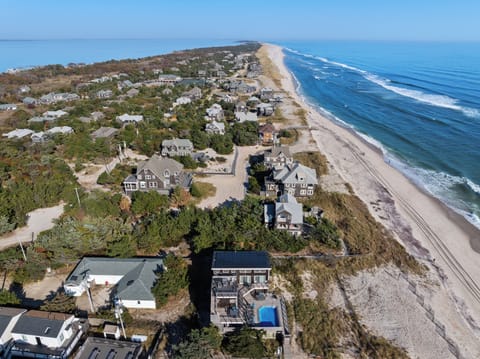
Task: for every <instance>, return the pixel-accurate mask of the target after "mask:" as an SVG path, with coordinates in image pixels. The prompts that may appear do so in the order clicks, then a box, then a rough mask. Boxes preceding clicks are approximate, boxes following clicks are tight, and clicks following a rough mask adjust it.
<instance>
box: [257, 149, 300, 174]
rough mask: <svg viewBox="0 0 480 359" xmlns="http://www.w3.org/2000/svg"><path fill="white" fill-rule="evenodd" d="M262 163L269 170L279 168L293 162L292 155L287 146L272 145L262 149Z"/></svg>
mask: <svg viewBox="0 0 480 359" xmlns="http://www.w3.org/2000/svg"><path fill="white" fill-rule="evenodd" d="M263 163H264V165H265V167H267V168H268V169H270V170H280V169H282V168H283V167H285V166H287V165H292V164H293V157H292V155H291V154H290V149H289V147H288V146H274V147H272V148H269V149H268V150H265V151H263Z"/></svg>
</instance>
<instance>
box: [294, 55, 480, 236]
mask: <svg viewBox="0 0 480 359" xmlns="http://www.w3.org/2000/svg"><path fill="white" fill-rule="evenodd" d="M287 50H288V49H287ZM289 51H290V50H289ZM291 52H294V53H297V54H300V55H303V54H301V53H299V52H298V51H295V50H291ZM319 59H320V58H319ZM325 60H326V59H325ZM326 61H328V60H326ZM347 66H348V65H347ZM349 67H350V70H353V71H357V70H358V71H360V73H363V72H361V71H363V70H359V69H356V68H353V67H351V66H349ZM290 73H291V74H292V77H293V78H294V80H295V82H296V90H297V93H298V94H299V96H300V97H301V98H302V101H304V102H305V103H308V104H309V105H310V106H312V107H313V108H315V109H316V110H317V111H318V112H320V113H321V114H323V115H324V116H325V117H327V118H328V119H330V120H331V121H333V122H335V123H337V124H339V125H340V126H342V127H346V128H349V129H351V130H353V131H354V132H355V133H356V134H357V135H358V136H360V137H361V138H362V139H363V140H365V141H367V142H368V143H370V144H372V145H373V146H375V147H377V148H378V149H380V150H381V151H382V153H383V156H384V159H385V161H386V162H388V163H389V164H390V165H391V166H393V167H395V168H396V169H397V170H399V171H400V172H402V173H403V174H404V175H406V176H407V177H408V178H409V179H410V180H411V181H412V182H414V183H415V184H416V185H417V186H419V187H420V188H422V189H423V190H425V191H426V192H428V193H430V194H431V195H433V196H434V197H436V198H438V199H439V200H440V201H442V202H443V203H444V204H446V205H447V206H448V207H450V208H451V209H452V210H454V211H455V212H457V213H458V214H460V215H461V216H463V217H464V218H465V219H467V220H468V221H469V222H470V223H471V224H473V225H474V226H476V227H477V228H479V229H480V217H479V216H478V215H477V214H476V213H474V212H473V210H472V208H471V204H468V203H465V202H463V201H462V200H461V199H459V198H457V197H456V196H455V192H454V191H453V190H452V187H453V186H455V185H458V184H463V185H467V186H468V187H469V188H470V189H471V190H472V191H474V192H476V193H478V194H480V185H479V184H476V183H474V182H473V181H472V180H470V179H469V178H466V177H459V176H453V175H449V174H447V173H443V172H436V171H433V170H427V169H424V168H419V167H415V166H412V165H410V164H408V163H406V162H405V161H403V160H401V159H399V158H398V157H397V156H395V155H394V154H393V153H392V152H391V151H389V150H388V149H387V148H385V147H384V146H383V145H382V144H381V143H380V142H379V141H377V140H376V139H374V138H372V137H370V136H368V135H366V134H363V133H360V132H359V131H357V130H356V129H355V127H354V126H353V125H351V124H349V123H347V122H345V121H343V120H342V119H340V118H339V117H337V116H335V115H334V114H332V113H331V112H330V111H328V110H326V109H325V108H323V107H321V106H319V105H317V104H314V103H311V102H310V101H308V100H307V99H306V98H305V96H304V95H303V94H302V93H301V92H300V87H301V85H300V82H299V81H298V79H297V78H296V77H295V75H294V74H293V72H292V71H290ZM369 75H371V74H369ZM384 81H385V84H387V85H388V83H389V82H390V81H389V80H388V79H385V80H384ZM463 110H465V109H463ZM472 110H474V109H472ZM474 111H476V110H474ZM477 114H478V112H477Z"/></svg>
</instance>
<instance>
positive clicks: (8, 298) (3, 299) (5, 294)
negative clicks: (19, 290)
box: [0, 289, 20, 305]
mask: <svg viewBox="0 0 480 359" xmlns="http://www.w3.org/2000/svg"><path fill="white" fill-rule="evenodd" d="M9 304H10V305H11V304H20V299H18V297H17V295H16V294H15V293H14V292H11V291H8V290H6V289H2V290H0V305H9Z"/></svg>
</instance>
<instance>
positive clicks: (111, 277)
mask: <svg viewBox="0 0 480 359" xmlns="http://www.w3.org/2000/svg"><path fill="white" fill-rule="evenodd" d="M162 270H163V261H162V259H160V258H103V257H85V258H83V259H82V260H81V261H80V262H79V263H78V264H77V266H76V267H75V269H74V270H73V272H72V273H71V274H70V275H69V276H68V278H67V280H66V281H65V284H64V285H63V288H64V290H65V293H67V294H68V295H71V296H75V297H79V296H81V295H82V294H83V292H85V290H86V289H87V287H89V286H91V285H94V284H95V285H113V286H115V289H114V293H115V297H116V298H117V299H118V300H119V301H120V302H121V303H122V304H123V306H124V307H126V308H143V309H155V308H156V303H155V297H154V296H153V294H152V292H151V289H152V287H153V286H154V284H155V282H156V281H157V274H158V273H160V272H161V271H162Z"/></svg>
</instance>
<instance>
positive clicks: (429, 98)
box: [286, 48, 480, 118]
mask: <svg viewBox="0 0 480 359" xmlns="http://www.w3.org/2000/svg"><path fill="white" fill-rule="evenodd" d="M286 50H287V51H290V52H292V53H295V54H297V55H300V56H304V57H307V58H314V59H316V60H319V61H322V62H324V63H326V64H330V65H334V66H337V67H340V68H343V69H346V70H350V71H353V72H356V73H359V74H361V75H362V76H363V77H364V78H365V79H366V80H368V81H370V82H372V83H374V84H376V85H378V86H380V87H382V88H384V89H385V90H388V91H391V92H394V93H396V94H397V95H400V96H404V97H408V98H411V99H413V100H416V101H419V102H422V103H425V104H428V105H431V106H437V107H442V108H448V109H451V110H455V111H460V112H462V113H463V114H464V115H465V116H468V117H473V118H480V110H478V109H475V108H470V107H464V106H460V105H459V104H458V101H459V100H457V99H454V98H451V97H449V96H446V95H437V94H428V93H425V92H422V91H419V90H412V89H407V88H404V87H399V86H394V85H392V84H391V83H392V81H391V80H390V79H386V78H382V77H380V76H378V75H375V74H372V73H370V72H368V71H365V70H362V69H359V68H357V67H354V66H350V65H347V64H344V63H341V62H336V61H332V60H329V59H327V58H325V57H321V56H314V55H309V54H304V53H301V52H299V51H296V50H292V49H289V48H286Z"/></svg>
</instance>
